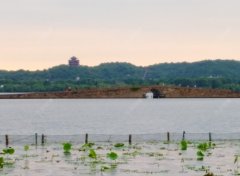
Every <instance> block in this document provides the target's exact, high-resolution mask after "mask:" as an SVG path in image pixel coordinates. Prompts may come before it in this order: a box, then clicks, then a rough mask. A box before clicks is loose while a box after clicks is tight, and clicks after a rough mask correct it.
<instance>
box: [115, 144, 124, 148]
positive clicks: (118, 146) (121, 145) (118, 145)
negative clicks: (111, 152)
mask: <svg viewBox="0 0 240 176" xmlns="http://www.w3.org/2000/svg"><path fill="white" fill-rule="evenodd" d="M114 147H116V148H121V147H124V144H123V143H116V144H114Z"/></svg>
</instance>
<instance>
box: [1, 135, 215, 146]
mask: <svg viewBox="0 0 240 176" xmlns="http://www.w3.org/2000/svg"><path fill="white" fill-rule="evenodd" d="M185 134H186V132H185V131H183V134H182V140H185ZM208 138H209V141H210V142H211V141H212V134H211V133H208ZM167 142H170V133H169V132H167ZM45 143H46V136H45V135H44V134H42V135H41V145H44V144H45ZM85 143H86V144H87V143H88V133H87V134H85ZM128 143H129V145H131V144H132V135H131V134H129V136H128ZM5 145H6V146H9V136H8V135H7V134H6V135H5ZM35 145H36V146H37V145H38V134H37V133H35Z"/></svg>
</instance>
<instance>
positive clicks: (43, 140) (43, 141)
mask: <svg viewBox="0 0 240 176" xmlns="http://www.w3.org/2000/svg"><path fill="white" fill-rule="evenodd" d="M44 138H45V136H44V134H42V145H44V143H45V139H44Z"/></svg>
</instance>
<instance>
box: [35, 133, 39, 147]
mask: <svg viewBox="0 0 240 176" xmlns="http://www.w3.org/2000/svg"><path fill="white" fill-rule="evenodd" d="M35 145H36V146H37V145H38V134H37V133H35Z"/></svg>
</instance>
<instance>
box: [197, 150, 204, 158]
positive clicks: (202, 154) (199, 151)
mask: <svg viewBox="0 0 240 176" xmlns="http://www.w3.org/2000/svg"><path fill="white" fill-rule="evenodd" d="M204 156H205V155H204V153H203V152H202V151H201V150H198V151H197V160H198V161H202V160H203V159H204Z"/></svg>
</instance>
